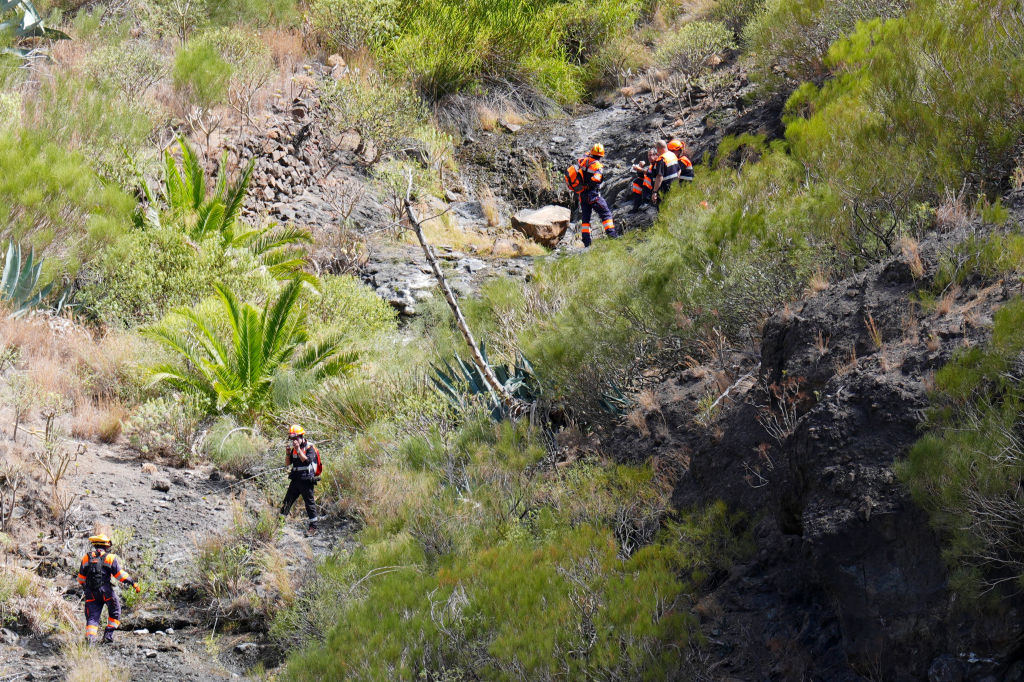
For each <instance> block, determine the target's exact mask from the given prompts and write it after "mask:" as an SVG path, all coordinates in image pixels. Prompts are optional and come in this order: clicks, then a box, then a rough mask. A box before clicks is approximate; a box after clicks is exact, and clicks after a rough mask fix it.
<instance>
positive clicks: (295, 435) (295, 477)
mask: <svg viewBox="0 0 1024 682" xmlns="http://www.w3.org/2000/svg"><path fill="white" fill-rule="evenodd" d="M288 441H289V443H288V447H287V448H285V455H284V463H285V465H286V466H290V467H291V471H289V472H288V478H289V479H290V483H289V484H288V492H286V493H285V495H284V502H283V503H282V504H281V516H288V512H290V511H291V510H292V505H293V504H295V500H297V499H299V496H300V495H301V496H302V501H303V502H305V503H306V516H308V517H309V532H308V534H309V535H314V534H315V533H316V522H317V516H316V501H315V500H314V499H313V488H314V486H316V463H317V457H318V454H317V453H316V449H315V447H314V446H313V444H312V443H310V442H309V441H307V440H306V430H305V429H303V428H302V427H301V426H300V425H298V424H292V426H291V428H290V429H288Z"/></svg>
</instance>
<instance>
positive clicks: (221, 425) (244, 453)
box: [203, 417, 270, 478]
mask: <svg viewBox="0 0 1024 682" xmlns="http://www.w3.org/2000/svg"><path fill="white" fill-rule="evenodd" d="M269 451H270V442H269V441H268V440H267V439H266V438H265V437H264V436H263V435H262V434H261V433H260V432H259V431H257V430H254V429H251V428H248V427H246V428H241V429H240V428H239V427H238V422H236V421H235V420H234V419H232V418H230V417H222V418H220V419H218V420H217V422H216V423H215V424H214V425H213V426H212V427H210V430H209V432H207V434H206V437H205V438H204V439H203V454H205V455H206V456H207V457H208V458H209V461H210V462H212V463H213V464H214V465H215V466H216V467H217V468H218V469H219V470H221V471H223V472H224V473H228V474H232V475H234V476H237V477H238V478H248V477H249V476H253V475H255V474H257V473H260V472H261V471H263V470H265V469H266V467H267V466H268V459H269V458H268V453H269Z"/></svg>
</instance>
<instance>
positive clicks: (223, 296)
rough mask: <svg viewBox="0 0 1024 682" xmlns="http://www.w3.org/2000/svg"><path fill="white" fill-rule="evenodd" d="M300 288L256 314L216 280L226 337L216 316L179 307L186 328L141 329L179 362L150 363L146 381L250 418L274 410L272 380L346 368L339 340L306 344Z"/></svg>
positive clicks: (351, 357)
mask: <svg viewBox="0 0 1024 682" xmlns="http://www.w3.org/2000/svg"><path fill="white" fill-rule="evenodd" d="M301 286H302V283H301V282H299V281H297V280H296V281H292V282H291V283H290V284H288V285H287V286H286V287H285V288H284V290H283V291H281V293H280V295H279V296H278V297H277V299H276V300H268V301H267V303H266V305H264V307H263V310H262V311H261V310H257V309H256V308H255V307H253V306H252V305H250V304H248V303H240V302H239V301H238V300H237V298H236V297H235V295H234V294H233V293H232V292H231V291H229V290H228V289H227V288H226V287H224V286H221V285H217V286H216V289H217V294H218V295H219V297H220V302H221V305H222V306H223V309H224V312H225V313H227V317H228V321H229V323H230V327H231V330H230V339H227V338H223V336H224V335H223V334H222V333H221V332H220V331H219V330H218V326H217V322H216V319H214V318H215V316H214V315H211V314H206V313H203V312H200V311H198V310H196V309H184V310H181V311H179V313H180V315H181V316H182V317H183V318H184V320H185V322H186V325H185V328H184V329H178V328H175V327H173V326H171V325H169V324H166V323H165V324H164V325H161V326H159V327H155V328H152V329H149V330H147V334H148V335H149V336H150V337H151V338H153V339H155V340H156V341H158V342H159V343H161V344H162V345H163V346H165V347H166V348H168V349H170V350H171V351H173V352H174V353H175V354H177V355H178V356H179V357H180V360H181V361H182V362H181V363H179V364H164V365H160V366H157V367H154V368H153V376H152V383H154V384H164V385H167V386H170V387H172V388H174V389H177V390H179V391H182V392H183V393H186V394H189V395H192V396H194V397H196V398H198V400H199V401H200V403H202V404H204V405H205V407H206V408H207V410H208V411H209V412H211V413H230V414H233V415H236V416H238V417H240V418H243V419H246V420H248V421H249V422H255V421H256V420H257V419H259V418H260V417H261V416H262V415H264V414H266V412H267V411H268V410H270V409H271V408H272V407H273V405H272V402H273V400H272V397H273V393H272V389H273V385H274V380H275V379H276V378H277V377H278V376H280V374H281V373H282V372H284V371H288V370H293V371H297V372H306V373H309V374H310V375H311V376H312V378H313V379H314V380H316V381H319V380H323V379H325V378H327V377H332V376H338V375H340V374H344V373H347V372H348V371H349V370H350V369H351V368H352V367H353V366H354V364H355V362H356V359H357V355H356V354H355V353H345V352H342V350H341V339H340V338H338V337H332V338H328V339H324V340H322V341H319V342H317V343H310V342H309V338H308V332H307V330H306V324H305V315H304V314H303V313H302V311H300V310H297V309H296V304H297V302H298V298H299V292H300V289H301Z"/></svg>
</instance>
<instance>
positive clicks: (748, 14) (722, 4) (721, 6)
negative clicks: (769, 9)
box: [707, 0, 765, 37]
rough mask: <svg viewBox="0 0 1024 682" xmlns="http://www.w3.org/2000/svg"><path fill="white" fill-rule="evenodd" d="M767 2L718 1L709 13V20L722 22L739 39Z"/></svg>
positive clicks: (744, 0)
mask: <svg viewBox="0 0 1024 682" xmlns="http://www.w3.org/2000/svg"><path fill="white" fill-rule="evenodd" d="M764 4H765V0H718V1H717V2H716V3H715V4H714V5H713V6H712V7H711V9H710V10H709V11H708V15H707V16H708V18H709V19H712V20H714V21H721V22H722V23H723V24H725V25H726V26H728V27H729V30H730V31H732V32H733V33H734V34H735V35H736V36H737V37H739V36H742V35H743V28H744V27H745V26H746V25H747V22H749V21H750V19H751V18H752V17H753V16H755V15H756V14H757V13H758V12H759V11H761V10H762V8H763V7H764Z"/></svg>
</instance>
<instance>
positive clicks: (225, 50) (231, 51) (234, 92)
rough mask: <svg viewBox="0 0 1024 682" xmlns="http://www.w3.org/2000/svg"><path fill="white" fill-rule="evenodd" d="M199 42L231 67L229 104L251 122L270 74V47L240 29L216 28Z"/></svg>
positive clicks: (228, 92) (228, 93) (272, 64)
mask: <svg viewBox="0 0 1024 682" xmlns="http://www.w3.org/2000/svg"><path fill="white" fill-rule="evenodd" d="M202 39H203V40H204V41H207V42H209V43H211V44H212V45H214V46H216V48H217V51H218V52H219V53H220V56H221V57H222V58H223V59H224V61H225V62H227V64H228V65H229V66H230V76H229V79H228V88H227V100H228V103H229V104H230V105H231V107H232V108H233V109H234V110H235V111H237V112H238V114H239V116H241V117H242V118H243V119H244V120H245V122H246V123H250V122H251V116H252V107H253V104H254V101H255V99H256V96H257V94H258V93H259V91H260V90H261V89H262V88H263V87H264V86H265V85H266V84H267V83H268V82H269V81H270V77H271V75H272V74H273V70H274V69H273V67H274V62H273V60H272V59H271V56H270V48H268V47H267V45H266V43H264V42H263V41H262V40H254V39H253V36H252V32H251V31H248V30H245V29H241V28H219V29H215V30H213V31H210V32H209V33H207V34H205V35H204V36H203V38H202Z"/></svg>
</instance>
